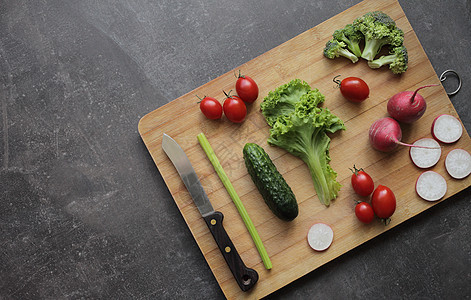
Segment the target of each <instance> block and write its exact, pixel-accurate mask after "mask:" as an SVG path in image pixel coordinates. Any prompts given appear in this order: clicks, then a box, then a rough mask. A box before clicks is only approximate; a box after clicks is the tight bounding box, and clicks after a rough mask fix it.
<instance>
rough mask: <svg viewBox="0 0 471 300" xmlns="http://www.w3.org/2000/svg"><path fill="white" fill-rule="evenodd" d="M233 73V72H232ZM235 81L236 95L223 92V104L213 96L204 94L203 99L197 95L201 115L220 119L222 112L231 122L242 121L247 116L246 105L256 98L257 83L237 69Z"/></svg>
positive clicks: (211, 118)
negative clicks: (237, 73)
mask: <svg viewBox="0 0 471 300" xmlns="http://www.w3.org/2000/svg"><path fill="white" fill-rule="evenodd" d="M234 75H235V73H234ZM236 78H237V81H236V84H235V88H236V92H237V95H231V91H229V93H226V92H224V91H223V92H224V95H225V96H226V98H225V99H224V102H223V104H222V105H221V103H220V102H219V101H218V100H217V99H216V98H214V97H210V96H204V97H203V99H201V98H200V97H198V96H196V97H198V99H199V100H200V101H199V102H198V103H199V104H200V110H201V112H202V113H203V115H204V116H205V117H206V118H208V119H210V120H218V119H221V117H222V114H223V112H224V115H225V116H226V118H227V119H228V120H229V121H231V122H233V123H242V122H244V120H245V117H246V116H247V105H246V104H250V103H253V102H254V101H255V100H257V97H258V85H257V83H256V82H255V80H253V79H252V78H250V77H249V76H246V75H242V74H241V73H240V70H239V75H238V76H237V75H236Z"/></svg>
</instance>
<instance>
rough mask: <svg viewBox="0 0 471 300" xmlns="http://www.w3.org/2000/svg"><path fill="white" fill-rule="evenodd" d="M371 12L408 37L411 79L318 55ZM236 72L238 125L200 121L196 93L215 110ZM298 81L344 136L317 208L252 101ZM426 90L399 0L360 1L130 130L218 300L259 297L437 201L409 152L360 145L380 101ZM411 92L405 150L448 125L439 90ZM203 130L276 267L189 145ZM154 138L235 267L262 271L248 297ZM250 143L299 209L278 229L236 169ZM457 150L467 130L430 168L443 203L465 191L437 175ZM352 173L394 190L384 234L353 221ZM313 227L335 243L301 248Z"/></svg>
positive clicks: (466, 141) (430, 75)
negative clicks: (173, 158) (214, 215)
mask: <svg viewBox="0 0 471 300" xmlns="http://www.w3.org/2000/svg"><path fill="white" fill-rule="evenodd" d="M374 10H382V11H384V12H385V13H387V14H389V15H390V16H391V17H392V18H393V19H394V20H395V21H396V22H397V25H398V27H399V28H401V29H403V30H404V32H405V42H404V44H405V45H406V47H407V49H408V51H409V70H408V71H407V72H406V73H404V74H403V75H401V76H395V75H393V74H392V73H391V72H390V71H389V70H388V69H387V68H382V69H379V70H372V69H370V68H369V67H368V66H367V64H366V61H364V60H360V61H359V62H358V63H356V64H352V63H351V62H350V61H348V60H347V59H345V58H337V59H335V60H330V59H327V58H325V57H324V56H323V54H322V50H323V48H324V45H325V43H326V42H327V41H328V40H329V39H330V38H331V35H332V33H333V31H334V30H335V29H338V28H342V27H343V26H344V25H346V24H347V23H351V22H353V20H354V19H355V18H356V17H358V16H360V15H362V14H364V13H366V12H368V11H374ZM238 70H241V71H242V73H243V74H247V75H249V76H251V77H252V78H253V79H254V80H255V81H256V82H257V83H258V85H259V89H260V94H259V98H258V99H257V101H256V102H255V103H253V104H252V105H249V107H248V115H247V119H246V121H245V122H244V123H242V124H233V123H231V122H229V121H228V120H227V119H225V118H224V117H223V118H222V119H221V120H218V121H211V120H208V119H206V118H205V117H204V116H203V114H202V113H201V112H200V110H199V107H198V105H197V104H196V101H197V99H196V97H195V95H200V96H203V95H208V96H213V97H216V98H218V99H220V100H221V101H222V100H223V99H224V95H223V92H222V91H223V90H224V91H227V92H228V91H229V90H235V86H234V85H235V78H234V71H236V72H237V71H238ZM339 74H340V75H342V78H345V77H348V76H358V77H361V78H363V79H364V80H365V81H366V82H367V83H368V85H369V87H370V91H371V92H370V97H369V99H367V100H366V101H365V102H363V103H361V104H355V103H350V102H348V101H346V100H345V99H344V98H343V97H342V96H341V95H340V91H339V90H338V89H337V88H335V86H334V83H333V82H332V78H333V77H334V76H336V75H339ZM295 78H299V79H302V80H304V81H306V82H307V83H309V84H310V85H311V87H313V88H318V89H319V90H320V91H321V92H322V93H323V94H324V95H325V96H326V101H325V104H324V106H326V107H328V108H329V109H330V110H331V111H332V112H333V113H334V114H336V115H337V116H339V117H340V118H341V119H342V120H343V121H344V122H345V125H346V127H347V130H346V131H343V132H339V133H336V134H334V135H332V142H331V148H330V155H331V158H332V161H331V166H332V167H333V169H334V170H335V171H337V173H338V178H337V180H338V181H339V182H340V183H341V184H342V185H343V187H342V189H341V191H340V193H339V196H338V198H337V199H336V200H335V201H334V202H333V203H332V205H331V206H330V207H328V208H327V207H325V206H324V205H322V204H321V203H320V202H319V200H318V199H317V196H316V193H315V191H314V187H313V184H312V182H311V179H310V175H309V171H308V169H307V167H306V166H305V165H304V163H303V162H302V161H301V160H300V159H298V158H296V157H294V156H292V155H291V154H288V153H287V152H286V151H284V150H282V149H280V148H277V147H273V146H269V145H268V144H267V142H266V140H267V138H268V135H269V133H268V130H269V127H268V125H267V124H266V122H265V120H264V118H263V116H262V115H261V112H260V103H261V101H262V100H263V98H264V97H265V96H266V95H267V94H268V92H269V91H271V90H274V89H275V88H276V87H278V86H280V85H282V84H285V83H287V82H289V81H290V80H292V79H295ZM434 83H437V84H439V83H440V80H439V79H438V77H437V75H436V74H435V72H434V70H433V68H432V65H431V64H430V61H429V60H428V58H427V56H426V54H425V52H424V50H423V49H422V46H421V45H420V43H419V41H418V39H417V37H416V35H415V33H414V31H413V29H412V27H411V25H410V24H409V22H408V20H407V18H406V16H405V15H404V12H403V10H402V9H401V7H400V5H399V3H398V2H397V1H395V0H382V1H376V0H366V1H364V2H361V3H360V4H358V5H356V6H354V7H352V8H350V9H348V10H346V11H344V12H342V13H340V14H338V15H337V16H335V17H333V18H331V19H329V20H327V21H325V22H323V23H322V24H320V25H318V26H316V27H314V28H311V29H309V30H307V31H306V32H304V33H302V34H300V35H298V36H297V37H295V38H293V39H291V40H289V41H287V42H285V43H284V44H282V45H280V46H278V47H276V48H274V49H272V50H270V51H268V52H266V53H265V54H263V55H261V56H259V57H257V58H255V59H253V60H251V61H249V62H247V63H246V64H243V65H241V66H239V67H237V68H235V69H234V70H231V71H230V72H228V73H226V74H224V75H222V76H220V77H218V78H216V79H214V80H212V81H211V82H208V83H207V84H205V85H203V86H201V87H199V88H197V89H195V90H193V91H191V92H190V93H188V94H186V95H183V96H181V97H180V98H178V99H175V100H174V101H172V102H170V103H168V104H167V105H164V106H162V107H160V108H158V109H156V110H154V111H152V112H150V113H149V114H147V115H146V116H144V117H143V118H142V119H141V120H140V122H139V132H140V134H141V137H142V139H143V140H144V143H145V144H146V146H147V148H148V150H149V152H150V154H151V155H152V158H153V159H154V162H155V164H156V165H157V167H158V169H159V171H160V172H161V174H162V177H163V179H164V180H165V182H166V184H167V186H168V188H169V190H170V193H171V194H172V196H173V198H174V200H175V203H176V204H177V206H178V208H179V209H180V211H181V213H182V215H183V218H184V219H185V221H186V223H187V224H188V227H189V228H190V230H191V232H192V234H193V236H194V238H195V240H196V242H197V243H198V246H199V247H200V249H201V251H202V253H203V255H204V257H205V258H206V260H207V262H208V264H209V266H210V268H211V270H212V271H213V273H214V276H215V277H216V280H217V281H218V283H219V285H220V287H221V289H222V291H223V292H224V294H225V296H226V297H227V298H230V299H232V298H261V297H263V296H265V295H268V294H270V293H272V292H273V291H275V290H277V289H279V288H281V287H283V286H285V285H287V284H289V283H290V282H292V281H294V280H296V279H297V278H299V277H301V276H303V275H305V274H307V273H309V272H310V271H312V270H314V269H316V268H318V267H319V266H321V265H323V264H325V263H327V262H329V261H330V260H332V259H334V258H336V257H338V256H339V255H342V254H344V253H346V252H347V251H349V250H351V249H352V248H355V247H356V246H358V245H360V244H362V243H364V242H366V241H368V240H370V239H371V238H373V237H375V236H377V235H379V234H381V233H383V232H385V231H386V230H389V229H391V228H393V227H395V226H396V225H398V224H399V223H401V222H404V221H406V220H407V219H409V218H411V217H413V216H415V215H417V214H418V213H420V212H422V211H424V210H426V209H428V208H430V207H431V206H433V205H435V204H436V203H430V202H426V201H424V200H422V199H420V198H419V197H418V196H417V195H416V193H415V189H414V185H415V181H416V179H417V177H418V176H419V174H420V173H421V172H422V170H420V169H418V168H416V167H414V166H413V164H412V163H411V161H410V158H409V150H408V149H407V148H399V149H397V150H396V151H394V152H392V153H388V154H386V153H380V152H378V151H375V150H373V149H372V148H371V146H370V144H369V142H368V129H369V127H370V125H371V124H372V122H373V121H375V120H376V119H378V118H380V117H384V116H387V111H386V103H387V100H388V99H389V98H390V97H391V96H392V95H394V94H395V93H397V92H400V91H405V90H414V89H415V88H417V87H419V86H421V85H425V84H434ZM420 93H421V94H422V95H423V96H424V97H425V98H426V100H427V103H428V107H427V111H426V113H425V115H424V116H423V117H422V118H421V119H420V120H419V121H418V122H416V123H415V124H413V125H408V126H402V129H403V141H406V142H413V141H414V140H416V139H419V138H422V137H431V133H430V127H431V123H432V121H433V119H434V117H436V116H437V115H439V114H442V113H448V114H451V115H454V116H457V113H456V111H455V109H454V107H453V105H452V103H451V102H450V100H449V98H448V96H447V95H446V92H445V90H444V89H443V87H442V86H439V87H432V88H427V89H424V90H421V92H420ZM200 132H203V133H204V134H205V135H206V136H207V138H208V140H209V142H210V143H211V145H212V147H213V148H214V151H215V153H216V155H217V156H218V158H219V160H220V162H221V164H222V166H223V168H224V169H225V171H226V173H227V175H228V176H229V178H230V180H231V181H232V183H233V185H234V187H235V189H236V191H237V192H238V194H239V196H240V198H241V199H242V201H243V203H244V205H245V208H246V209H247V211H248V214H249V215H250V217H251V219H252V221H253V223H254V225H255V227H256V229H257V231H258V233H259V235H260V237H261V239H262V241H263V242H264V245H265V247H266V249H267V251H268V254H269V256H270V258H271V260H272V263H273V269H271V270H266V269H265V268H264V266H263V264H262V260H261V258H260V256H259V254H258V252H257V250H256V248H255V245H254V243H253V241H252V239H251V237H250V235H249V233H248V231H247V229H246V227H245V225H244V223H243V221H242V219H241V217H240V216H239V214H238V211H237V209H236V207H235V205H234V204H233V203H232V200H231V198H230V197H229V195H228V194H227V192H226V190H225V188H224V186H223V185H222V183H221V181H220V180H219V178H218V176H217V174H216V173H215V171H214V169H213V167H212V165H211V163H210V162H209V160H208V159H207V158H206V155H205V153H204V152H203V150H202V149H201V147H200V145H199V143H198V141H197V138H196V136H197V134H199V133H200ZM163 133H167V134H169V135H170V136H171V137H173V138H174V139H175V140H176V141H177V142H178V143H179V144H180V145H181V146H182V148H183V150H184V151H185V152H186V153H187V155H188V157H189V159H190V161H191V162H192V164H193V167H194V169H195V171H196V173H197V174H198V176H199V177H200V180H201V182H202V184H203V186H204V188H205V190H206V192H207V194H208V196H209V199H210V200H211V203H212V204H213V207H214V209H215V210H219V211H221V212H222V213H223V214H224V215H225V219H224V224H225V226H226V229H227V232H228V234H229V236H230V237H231V238H232V240H233V242H234V244H235V246H236V248H237V250H238V251H239V253H240V255H241V257H242V259H243V260H244V262H245V264H246V265H247V266H248V267H251V268H254V269H256V270H257V272H258V273H259V276H260V280H259V282H258V283H257V284H256V286H255V287H254V288H253V289H252V290H251V291H249V292H246V293H244V292H242V291H241V290H240V289H239V287H238V286H237V284H236V282H235V281H234V279H233V277H232V275H231V273H230V271H229V269H228V267H227V265H226V263H225V261H224V259H223V257H222V256H221V254H220V252H219V249H218V248H217V246H216V243H215V242H214V240H213V237H212V235H211V234H210V232H209V230H208V228H207V227H206V224H205V223H204V221H203V219H202V218H201V216H200V214H199V212H198V210H197V208H196V206H195V205H194V203H193V201H192V199H191V198H190V196H189V194H188V192H187V190H186V188H185V186H184V185H183V182H182V180H181V179H180V177H179V176H178V174H177V172H176V170H175V168H174V166H173V165H172V163H171V162H170V160H169V159H168V158H167V156H166V155H165V153H164V152H163V151H162V149H161V143H162V134H163ZM248 142H253V143H258V144H259V145H261V146H262V147H264V149H265V150H266V151H267V153H268V154H269V155H270V157H271V158H272V159H273V161H274V163H275V165H276V166H277V167H278V169H279V171H280V172H281V173H282V174H283V176H284V177H285V179H286V181H287V182H288V184H289V185H290V186H291V188H292V190H293V191H294V193H295V195H296V197H297V200H298V204H299V209H300V212H299V216H298V217H297V218H296V219H295V220H294V221H292V222H284V221H281V220H279V219H278V218H276V217H275V216H274V215H273V214H272V213H271V211H270V210H269V209H268V207H267V206H266V205H265V203H264V202H263V199H262V197H261V196H260V194H259V192H258V191H257V189H256V187H255V185H254V184H253V182H252V180H251V178H250V177H249V175H248V174H247V171H246V168H245V165H244V161H243V157H242V148H243V146H244V145H245V143H248ZM454 148H464V149H466V150H467V151H469V152H471V141H470V138H469V136H468V133H467V132H466V130H464V134H463V136H462V137H461V139H460V140H459V141H458V142H457V143H455V144H452V145H444V147H443V151H442V156H441V159H440V161H439V163H438V164H437V165H436V166H435V167H433V168H431V169H432V170H434V171H436V172H438V173H440V174H441V175H443V176H444V178H445V179H446V181H447V184H448V191H447V193H446V195H445V197H444V199H442V200H441V201H443V200H445V199H446V198H449V197H450V196H452V195H453V194H455V193H457V192H459V191H461V190H463V189H465V188H467V187H469V186H470V183H471V176H470V177H468V178H466V179H463V180H454V179H452V178H451V177H450V176H449V175H448V174H447V172H446V170H445V167H444V159H445V156H446V154H447V153H448V152H449V151H450V150H451V149H454ZM353 164H355V165H356V166H358V167H362V168H364V169H365V171H367V172H368V173H369V174H370V175H371V176H372V177H373V179H374V180H375V186H377V185H378V184H382V185H386V186H388V187H390V188H391V189H392V190H393V191H394V192H395V195H396V198H397V210H396V212H395V214H394V215H393V217H392V221H391V223H390V224H389V225H387V226H385V225H383V224H382V223H381V222H380V221H379V220H375V221H374V222H373V223H372V224H369V225H364V224H361V223H360V222H359V221H358V220H357V219H356V217H355V215H354V206H355V202H354V200H355V199H359V197H357V196H355V194H354V192H353V190H352V188H351V185H350V176H351V171H350V170H349V168H351V167H352V166H353ZM315 222H325V223H327V224H330V225H331V226H332V228H333V230H334V242H333V244H332V246H331V247H330V248H329V249H328V250H327V251H324V252H315V251H313V250H312V249H311V248H310V247H309V246H308V244H307V241H306V234H307V232H308V229H309V228H310V226H311V225H312V224H313V223H315Z"/></svg>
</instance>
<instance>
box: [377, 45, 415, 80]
mask: <svg viewBox="0 0 471 300" xmlns="http://www.w3.org/2000/svg"><path fill="white" fill-rule="evenodd" d="M408 62H409V56H408V54H407V49H406V47H404V45H402V46H399V47H395V48H393V49H392V50H391V51H390V54H389V55H384V56H381V57H380V58H378V59H375V60H372V61H369V62H368V66H370V68H373V69H377V68H381V67H382V66H384V65H389V69H390V70H391V71H392V72H393V73H394V74H401V73H404V72H405V71H406V70H407V63H408Z"/></svg>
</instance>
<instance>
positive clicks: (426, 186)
mask: <svg viewBox="0 0 471 300" xmlns="http://www.w3.org/2000/svg"><path fill="white" fill-rule="evenodd" d="M415 190H416V191H417V194H418V195H419V196H420V197H421V198H422V199H424V200H427V201H437V200H440V199H441V198H442V197H443V196H445V194H446V190H447V185H446V180H445V178H443V176H442V175H440V174H438V173H437V172H434V171H426V172H423V173H422V174H420V176H419V178H417V182H416V184H415Z"/></svg>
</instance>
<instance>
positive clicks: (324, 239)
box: [307, 223, 334, 251]
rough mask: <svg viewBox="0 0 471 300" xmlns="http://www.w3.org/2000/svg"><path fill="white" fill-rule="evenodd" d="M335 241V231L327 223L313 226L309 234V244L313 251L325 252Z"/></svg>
mask: <svg viewBox="0 0 471 300" xmlns="http://www.w3.org/2000/svg"><path fill="white" fill-rule="evenodd" d="M333 240H334V231H333V230H332V228H331V227H330V226H329V225H327V224H325V223H316V224H314V225H312V227H311V228H310V229H309V232H308V233H307V242H308V243H309V246H311V248H312V249H314V250H316V251H324V250H326V249H327V248H329V247H330V245H331V244H332V241H333Z"/></svg>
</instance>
